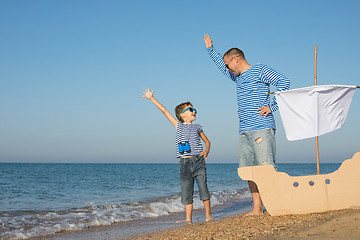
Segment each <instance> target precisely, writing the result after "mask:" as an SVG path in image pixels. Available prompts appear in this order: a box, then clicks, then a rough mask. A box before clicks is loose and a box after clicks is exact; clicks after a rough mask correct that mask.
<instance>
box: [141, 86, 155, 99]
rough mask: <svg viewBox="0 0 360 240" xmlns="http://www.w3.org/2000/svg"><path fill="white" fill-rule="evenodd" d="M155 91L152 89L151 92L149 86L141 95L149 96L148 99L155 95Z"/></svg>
mask: <svg viewBox="0 0 360 240" xmlns="http://www.w3.org/2000/svg"><path fill="white" fill-rule="evenodd" d="M154 91H155V90H152V91H151V92H150V90H149V88H147V89H146V88H145V89H144V91H143V92H142V93H143V94H144V95H143V96H141V97H144V98H147V99H151V98H152V97H153V95H154Z"/></svg>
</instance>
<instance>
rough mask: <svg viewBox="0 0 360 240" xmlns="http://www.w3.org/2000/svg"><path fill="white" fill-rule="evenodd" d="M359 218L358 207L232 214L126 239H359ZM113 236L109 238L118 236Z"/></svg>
mask: <svg viewBox="0 0 360 240" xmlns="http://www.w3.org/2000/svg"><path fill="white" fill-rule="evenodd" d="M359 220H360V208H354V209H345V210H338V211H329V212H323V213H312V214H302V215H284V216H274V217H271V216H270V215H269V214H267V213H265V214H264V215H263V216H248V217H242V215H236V216H229V217H225V218H223V219H220V220H215V221H212V222H206V223H205V222H204V223H198V224H193V225H187V226H183V227H177V228H172V229H168V230H163V231H160V232H153V233H147V234H141V235H138V236H134V237H130V238H128V239H129V240H141V239H149V240H152V239H153V240H155V239H259V240H275V239H276V240H277V239H283V240H285V239H290V238H291V239H319V240H325V239H359V237H360V221H359ZM113 237H114V238H111V239H120V238H118V236H113Z"/></svg>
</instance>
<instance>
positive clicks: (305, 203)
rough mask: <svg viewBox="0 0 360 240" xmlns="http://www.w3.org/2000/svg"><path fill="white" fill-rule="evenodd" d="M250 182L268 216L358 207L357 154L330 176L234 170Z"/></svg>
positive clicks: (271, 169) (359, 173) (266, 168)
mask: <svg viewBox="0 0 360 240" xmlns="http://www.w3.org/2000/svg"><path fill="white" fill-rule="evenodd" d="M238 174H239V177H240V178H241V179H243V180H248V181H254V182H255V183H256V184H257V186H258V189H259V193H260V196H261V199H262V202H263V204H264V206H265V208H266V211H267V212H268V213H269V214H270V215H272V216H277V215H286V214H305V213H316V212H325V211H330V210H340V209H346V208H352V207H359V206H360V188H359V185H360V152H358V153H356V154H355V155H354V156H353V158H352V159H348V160H345V161H344V162H343V163H342V164H341V166H340V168H339V169H338V170H336V171H335V172H333V173H330V174H323V175H309V176H294V177H293V176H289V175H288V174H286V173H284V172H277V171H275V169H274V167H273V166H272V165H263V166H253V167H243V168H238Z"/></svg>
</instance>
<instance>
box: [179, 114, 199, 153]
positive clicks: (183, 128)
mask: <svg viewBox="0 0 360 240" xmlns="http://www.w3.org/2000/svg"><path fill="white" fill-rule="evenodd" d="M202 131H203V129H202V127H201V125H200V124H192V123H182V122H180V121H178V123H177V127H176V157H181V156H195V155H200V153H201V152H202V151H203V147H202V143H201V138H200V133H201V132H202ZM185 142H189V144H190V150H191V152H184V153H183V154H181V153H180V152H179V143H185Z"/></svg>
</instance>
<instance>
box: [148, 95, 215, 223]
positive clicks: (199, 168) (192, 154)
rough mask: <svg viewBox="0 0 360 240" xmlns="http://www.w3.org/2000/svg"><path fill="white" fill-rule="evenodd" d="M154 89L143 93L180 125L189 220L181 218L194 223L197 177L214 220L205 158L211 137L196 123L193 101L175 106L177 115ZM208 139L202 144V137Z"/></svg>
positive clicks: (179, 152) (178, 139)
mask: <svg viewBox="0 0 360 240" xmlns="http://www.w3.org/2000/svg"><path fill="white" fill-rule="evenodd" d="M154 91H155V90H153V91H150V90H149V88H148V89H145V90H144V91H143V94H144V95H143V96H142V97H145V98H147V99H149V100H150V101H151V102H152V103H153V104H154V105H155V106H156V107H157V108H158V109H159V110H160V111H161V112H162V113H163V114H164V115H165V117H166V118H167V119H168V120H169V121H170V122H171V123H172V124H173V125H174V127H175V128H176V146H177V157H178V158H180V180H181V202H182V203H183V204H184V205H185V213H186V220H185V221H177V223H179V222H186V223H188V224H191V223H192V210H193V194H194V179H196V182H197V184H198V187H199V192H200V199H201V200H202V201H203V204H204V208H205V216H206V221H210V220H212V217H211V210H210V193H209V190H208V188H207V177H206V165H205V159H204V157H205V158H206V159H207V156H208V154H209V151H210V141H209V140H208V139H207V137H206V135H205V133H204V131H203V130H202V127H201V125H199V124H192V122H193V121H195V119H196V113H197V112H196V109H195V108H193V106H192V104H191V103H190V102H186V103H181V104H179V105H178V106H177V107H176V108H175V114H176V118H175V117H174V116H173V115H171V113H170V112H169V111H168V110H166V108H165V107H164V106H163V105H162V104H161V103H160V102H158V101H157V100H156V99H155V98H154V96H153V95H154ZM200 138H201V139H202V140H203V141H204V143H205V146H206V148H205V150H203V148H202V144H201V140H200Z"/></svg>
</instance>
